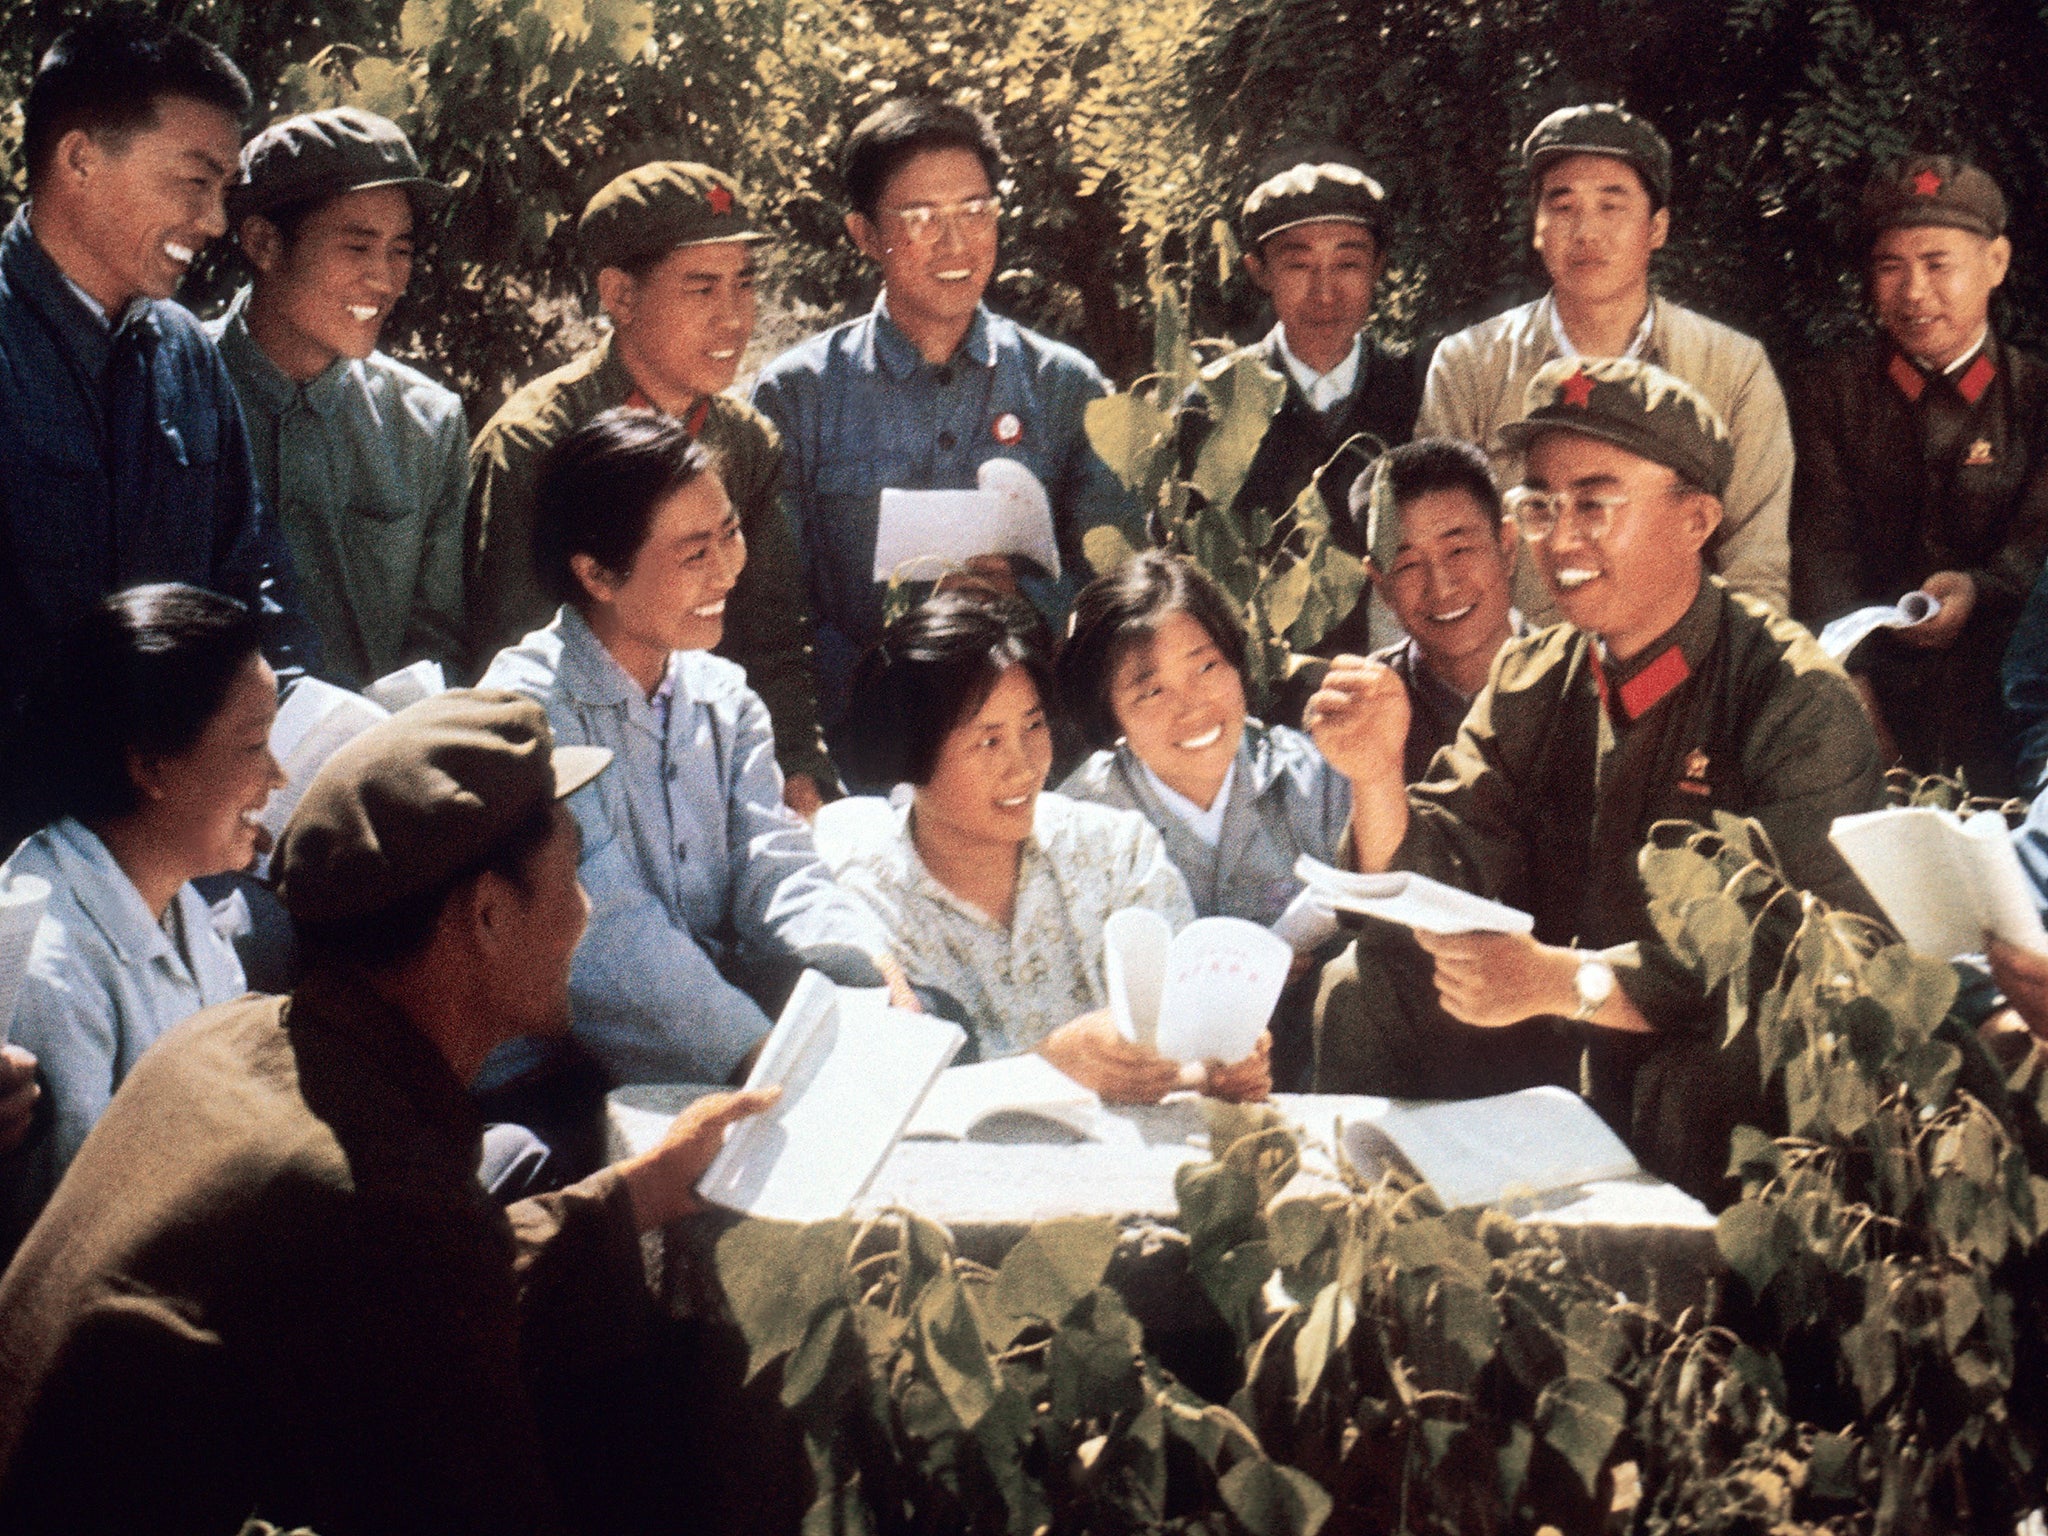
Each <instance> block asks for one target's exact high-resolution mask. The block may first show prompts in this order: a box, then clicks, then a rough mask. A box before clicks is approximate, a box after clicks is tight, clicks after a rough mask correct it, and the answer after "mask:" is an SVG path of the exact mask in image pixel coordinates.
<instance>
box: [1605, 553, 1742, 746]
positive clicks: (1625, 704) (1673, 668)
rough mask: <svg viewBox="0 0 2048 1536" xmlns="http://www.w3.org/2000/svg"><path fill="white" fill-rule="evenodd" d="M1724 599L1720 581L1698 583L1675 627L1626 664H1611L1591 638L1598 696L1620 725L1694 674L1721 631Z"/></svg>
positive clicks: (1708, 579) (1646, 710)
mask: <svg viewBox="0 0 2048 1536" xmlns="http://www.w3.org/2000/svg"><path fill="white" fill-rule="evenodd" d="M1726 600H1727V598H1726V592H1725V589H1724V587H1723V584H1722V582H1721V580H1720V578H1719V577H1715V576H1707V577H1705V578H1703V579H1702V580H1701V582H1700V588H1699V591H1698V592H1696V593H1695V594H1694V595H1693V600H1692V606H1691V607H1689V608H1687V609H1686V610H1685V612H1684V614H1683V615H1682V616H1681V617H1680V618H1679V620H1678V622H1677V623H1676V624H1674V625H1672V626H1671V628H1669V629H1668V630H1666V631H1665V632H1664V633H1663V634H1662V635H1660V636H1658V637H1657V638H1656V639H1655V640H1652V641H1651V642H1650V643H1649V644H1648V645H1646V646H1644V647H1643V648H1642V649H1641V650H1640V651H1638V652H1637V653H1636V654H1635V655H1633V656H1631V657H1629V659H1628V660H1627V661H1615V660H1613V659H1612V658H1611V657H1610V656H1609V655H1608V652H1607V644H1606V642H1605V641H1603V640H1601V639H1600V638H1598V637H1597V636H1595V637H1593V641H1592V644H1593V652H1592V660H1593V675H1594V679H1595V681H1596V683H1597V684H1602V685H1604V686H1603V688H1602V697H1603V698H1604V699H1607V700H1609V701H1611V704H1612V705H1614V706H1618V714H1619V716H1620V719H1621V721H1622V722H1624V723H1626V722H1628V721H1634V720H1638V719H1641V718H1642V717H1643V716H1644V715H1646V714H1648V713H1649V712H1650V711H1651V710H1652V709H1655V708H1656V707H1657V706H1658V705H1659V704H1661V703H1662V702H1663V701H1664V700H1665V698H1666V697H1668V696H1669V695H1670V694H1671V693H1673V692H1675V691H1676V690H1677V689H1678V687H1679V685H1680V684H1682V683H1684V682H1685V681H1686V680H1687V679H1689V678H1690V677H1691V676H1692V675H1693V674H1694V673H1696V672H1698V671H1699V669H1700V667H1701V666H1702V665H1703V664H1704V663H1705V661H1706V659H1707V652H1708V651H1710V650H1712V649H1713V645H1714V638H1715V636H1716V635H1717V634H1718V633H1719V632H1720V627H1721V626H1720V614H1721V604H1722V603H1723V602H1725V601H1726Z"/></svg>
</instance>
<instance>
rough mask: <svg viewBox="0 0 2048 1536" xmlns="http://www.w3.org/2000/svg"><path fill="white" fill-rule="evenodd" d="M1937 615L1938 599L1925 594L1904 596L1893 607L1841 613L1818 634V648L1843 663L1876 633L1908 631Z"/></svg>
mask: <svg viewBox="0 0 2048 1536" xmlns="http://www.w3.org/2000/svg"><path fill="white" fill-rule="evenodd" d="M1939 612H1941V599H1940V598H1938V597H1935V596H1933V595H1932V594H1930V593H1926V592H1908V593H1907V594H1906V595H1905V596H1904V597H1902V598H1900V599H1899V600H1898V601H1897V602H1896V603H1879V604H1877V605H1876V606H1875V607H1871V608H1858V609H1857V610H1856V611H1855V612H1854V613H1845V614H1843V615H1842V616H1841V617H1840V618H1839V619H1836V620H1835V621H1834V623H1832V624H1829V625H1828V626H1826V627H1825V628H1824V629H1822V630H1821V632H1820V636H1819V639H1820V648H1821V649H1822V650H1824V651H1826V652H1827V653H1828V655H1829V656H1830V657H1832V658H1833V659H1834V660H1836V661H1847V660H1848V659H1849V653H1850V652H1851V651H1853V650H1855V649H1856V647H1857V646H1859V645H1861V644H1862V643H1863V642H1864V641H1866V640H1868V639H1869V638H1870V637H1871V636H1872V635H1874V634H1876V633H1877V632H1878V631H1879V630H1880V629H1911V628H1912V627H1913V626H1914V625H1915V624H1925V623H1926V622H1927V621H1928V620H1929V619H1931V618H1933V617H1934V616H1935V615H1936V614H1937V613H1939Z"/></svg>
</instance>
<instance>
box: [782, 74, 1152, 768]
mask: <svg viewBox="0 0 2048 1536" xmlns="http://www.w3.org/2000/svg"><path fill="white" fill-rule="evenodd" d="M1002 175H1003V162H1002V158H1001V151H1000V149H999V148H998V146H997V144H996V139H995V134H994V131H993V130H992V129H991V128H990V127H989V125H988V122H987V120H986V119H985V118H983V117H981V116H980V115H979V114H977V113H975V112H973V111H970V110H969V109H967V108H965V107H961V106H956V105H954V104H952V103H949V102H943V101H937V100H933V99H930V98H919V97H902V98H898V99H895V100H892V101H890V102H889V103H888V104H886V105H885V106H883V107H881V108H879V109H877V110H876V111H875V112H873V113H871V114H870V115H869V116H868V117H866V118H865V119H863V120H862V121H861V123H860V124H859V125H858V126H857V127H855V129H854V130H853V132H852V134H851V135H849V137H848V139H847V142H846V148H845V151H844V155H843V158H842V164H841V179H842V181H843V182H844V184H845V187H846V193H847V197H848V199H849V201H850V202H851V203H852V210H851V211H850V212H849V213H848V214H847V215H846V230H847V233H848V234H849V235H850V236H851V237H852V239H853V242H854V244H855V245H857V246H858V247H859V248H860V250H861V253H862V254H863V255H865V256H866V257H867V258H868V259H869V260H870V261H872V262H874V263H875V265H876V266H877V267H879V268H880V269H881V275H882V292H881V295H880V297H878V298H877V299H876V300H875V305H874V308H873V309H871V310H870V311H869V312H868V313H867V314H865V315H862V316H860V317H859V318H858V319H854V320H849V321H847V322H846V323H845V324H843V325H839V326H835V327H834V328H833V329H831V330H829V331H826V332H825V333H824V334H823V335H820V336H814V337H812V338H811V339H810V340H809V341H806V342H804V343H802V344H801V345H800V346H797V347H795V348H792V349H791V350H790V351H788V352H785V353H784V354H783V355H782V356H781V357H779V358H777V359H776V360H775V361H774V362H772V363H770V364H769V365H768V367H767V368H766V369H764V370H763V371H762V374H761V377H760V379H759V381H758V382H757V383H756V384H755V386H754V393H753V403H754V404H755V406H757V407H758V408H759V409H760V410H761V412H762V413H763V414H764V415H766V416H767V417H768V418H769V419H770V420H771V421H773V422H774V423H775V425H776V426H777V427H778V428H779V429H780V430H781V432H782V444H783V463H784V470H785V483H786V485H787V488H788V492H789V498H790V509H791V516H792V518H793V520H794V522H795V525H796V533H797V539H798V543H799V545H800V547H801V549H802V552H803V559H804V566H805V572H806V575H807V576H808V578H809V581H810V591H811V600H812V603H813V609H814V612H815V614H816V616H817V621H818V691H819V702H820V712H821V714H822V716H823V718H824V721H825V729H826V735H827V738H828V739H829V738H830V736H831V734H832V732H833V730H834V728H835V726H836V725H837V724H838V723H839V721H840V720H841V719H843V717H844V715H845V713H846V708H847V698H846V680H847V676H848V674H849V673H850V672H851V671H852V668H853V663H854V661H855V660H856V659H857V658H858V657H859V655H860V654H861V652H862V651H863V650H865V649H866V647H867V646H868V645H869V643H870V642H872V641H873V640H874V639H875V637H876V636H877V635H879V634H880V633H881V628H882V602H883V596H884V593H885V591H886V586H885V584H883V583H881V582H877V581H875V580H874V579H873V572H874V561H875V532H876V521H877V517H878V512H879V501H880V496H881V492H882V491H883V489H884V488H887V487H895V488H897V489H899V490H971V489H973V488H974V487H975V485H976V483H977V478H976V477H977V472H978V471H979V469H980V467H981V465H982V464H984V463H985V462H987V461H988V460H990V459H998V458H1001V459H1012V460H1015V461H1016V462H1017V463H1019V464H1022V465H1023V466H1024V467H1025V468H1026V469H1028V470H1030V471H1031V472H1032V474H1034V475H1036V476H1037V477H1038V480H1039V482H1040V483H1041V484H1042V485H1043V486H1044V487H1045V489H1046V492H1047V494H1048V496H1049V497H1050V499H1051V502H1052V510H1053V526H1054V530H1055V532H1056V534H1057V535H1058V539H1059V546H1060V559H1061V564H1062V566H1063V568H1064V574H1063V576H1062V577H1061V578H1060V579H1058V580H1053V579H1051V578H1049V577H1044V576H1040V575H1037V574H1034V573H1030V572H1026V571H1024V570H1022V569H1019V568H1017V567H1015V566H1014V565H1013V563H1012V562H1010V561H1009V560H1008V559H1006V558H1005V557H1003V556H1000V555H989V556H984V557H982V558H981V559H979V560H978V561H977V562H976V564H977V565H978V566H979V567H981V568H982V569H983V572H984V574H985V575H986V576H987V577H988V578H989V579H991V580H992V581H994V582H995V583H996V584H997V585H1000V586H1006V587H1013V588H1015V589H1018V590H1021V591H1022V593H1023V594H1024V595H1025V596H1026V597H1028V598H1030V599H1031V601H1032V602H1033V603H1034V604H1035V605H1036V606H1037V607H1038V609H1039V610H1040V611H1041V612H1042V613H1044V614H1045V615H1046V617H1047V618H1048V619H1049V620H1051V621H1053V622H1054V623H1058V622H1060V621H1062V620H1063V619H1064V618H1065V616H1066V612H1067V609H1068V607H1069V605H1070V604H1071V603H1072V601H1073V596H1074V593H1075V592H1076V591H1077V590H1078V589H1079V583H1080V581H1085V580H1086V579H1087V575H1088V566H1087V563H1086V560H1085V558H1084V556H1083V554H1082V538H1083V535H1084V534H1085V533H1086V532H1087V530H1089V529H1090V528H1093V527H1096V526H1099V525H1105V524H1107V525H1115V526H1118V527H1120V528H1123V529H1124V530H1125V532H1126V534H1127V536H1128V537H1131V539H1132V541H1133V542H1137V538H1136V528H1135V517H1134V515H1133V512H1132V509H1131V506H1130V501H1129V497H1128V496H1127V495H1126V493H1125V491H1124V489H1123V486H1122V484H1121V483H1120V482H1119V481H1118V480H1117V479H1116V477H1115V475H1114V474H1112V473H1111V471H1110V469H1109V466H1108V465H1106V464H1104V463H1103V462H1102V460H1101V459H1100V458H1099V457H1098V456H1097V455H1096V454H1095V451H1094V450H1093V449H1092V448H1090V447H1089V445H1088V439H1087V435H1086V432H1085V431H1084V429H1083V423H1082V415H1083V412H1084V410H1085V409H1086V407H1087V405H1088V403H1089V402H1090V401H1091V400H1096V399H1099V398H1101V397H1102V396H1104V395H1106V394H1108V393H1109V383H1108V381H1107V380H1106V379H1105V378H1103V376H1102V373H1101V371H1100V370H1099V369H1097V368H1096V366H1095V365H1094V364H1093V363H1091V362H1090V361H1089V360H1088V359H1087V358H1086V357H1084V356H1082V355H1081V353H1079V352H1077V351H1075V350H1074V349H1073V348H1072V347H1068V346H1064V345H1062V344H1061V343H1059V342H1056V341H1052V340H1049V339H1048V338H1046V337H1044V336H1040V335H1038V334H1036V333H1035V332H1033V331H1029V330H1026V329H1025V328H1024V327H1023V326H1020V325H1018V324H1016V323H1015V322H1014V321H1010V320H1006V319H1004V318H1003V317H1002V316H1000V315H997V314H994V313H992V312H991V311H990V310H989V309H988V308H987V306H986V305H984V304H983V303H982V297H983V294H984V293H985V292H986V291H987V288H988V285H989V280H990V278H991V277H992V276H993V275H994V273H995V265H996V243H997V242H996V231H997V223H998V220H999V217H1000V214H1001V207H1000V205H999V203H998V202H997V198H996V193H997V186H998V183H999V182H1000V181H1001V179H1002ZM1077 578H1078V579H1077Z"/></svg>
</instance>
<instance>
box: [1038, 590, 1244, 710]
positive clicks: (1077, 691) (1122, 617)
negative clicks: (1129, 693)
mask: <svg viewBox="0 0 2048 1536" xmlns="http://www.w3.org/2000/svg"><path fill="white" fill-rule="evenodd" d="M1173 613H1184V614H1186V615H1187V616H1188V617H1189V618H1191V619H1193V620H1194V621H1195V622H1196V623H1197V624H1199V625H1201V626H1202V630H1203V632H1204V633H1205V634H1207V635H1208V637H1209V638H1210V639H1211V640H1213V641H1214V642H1215V643H1216V649H1217V650H1219V651H1221V652H1222V653H1223V659H1224V660H1225V661H1227V662H1229V663H1230V664H1231V666H1233V667H1235V668H1236V669H1237V677H1238V681H1239V682H1240V683H1244V684H1245V686H1246V689H1247V691H1249V689H1250V683H1249V681H1248V680H1247V679H1246V677H1245V660H1244V652H1245V634H1244V622H1243V621H1242V620H1241V619H1239V618H1238V616H1237V610H1236V609H1234V608H1233V607H1232V606H1231V604H1230V599H1229V598H1227V597H1225V596H1224V595H1223V593H1222V590H1221V589H1220V588H1218V587H1217V585H1216V583H1215V582H1213V581H1211V580H1210V579H1209V573H1208V572H1207V571H1205V570H1203V569H1202V568H1201V567H1200V566H1198V565H1196V564H1195V563H1194V562H1193V561H1192V560H1187V559H1183V558H1182V557H1181V556H1179V555H1170V554H1168V553H1166V551H1164V550H1160V549H1151V550H1147V551H1146V552H1145V553H1144V554H1142V555H1133V556H1132V557H1131V558H1130V559H1128V560H1126V561H1125V562H1124V563H1123V564H1122V565H1120V566H1118V567H1117V568H1116V569H1115V570H1113V571H1110V572H1107V573H1106V574H1104V575H1101V576H1098V577H1096V578H1095V579H1094V580H1093V581H1091V582H1089V583H1088V585H1087V586H1085V587H1083V588H1082V589H1081V595H1080V596H1079V597H1077V598H1075V599H1074V620H1073V626H1072V628H1071V629H1070V630H1069V631H1068V634H1067V643H1066V644H1065V645H1063V646H1061V647H1060V660H1059V678H1060V696H1061V697H1062V698H1064V699H1065V700H1066V701H1067V707H1068V708H1069V709H1071V710H1073V711H1074V712H1075V714H1076V715H1077V716H1078V717H1079V719H1080V725H1081V734H1082V735H1083V736H1084V737H1086V738H1087V741H1088V744H1089V745H1090V746H1091V747H1106V746H1108V745H1110V744H1111V743H1112V742H1114V741H1115V740H1116V739H1117V737H1119V736H1121V735H1122V734H1123V728H1122V727H1121V726H1119V725H1118V724H1117V723H1116V711H1115V710H1114V709H1112V708H1111V707H1110V702H1109V684H1110V678H1111V677H1112V676H1114V675H1115V673H1116V669H1117V668H1118V667H1119V666H1121V665H1122V664H1123V659H1124V657H1125V656H1127V655H1129V654H1130V652H1131V650H1132V649H1133V648H1134V647H1136V646H1138V645H1141V644H1145V643H1147V642H1149V641H1150V640H1151V638H1152V636H1153V634H1154V633H1155V632H1156V631H1157V630H1158V628H1159V624H1160V621H1161V620H1163V619H1164V618H1166V616H1167V615H1168V614H1173Z"/></svg>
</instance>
